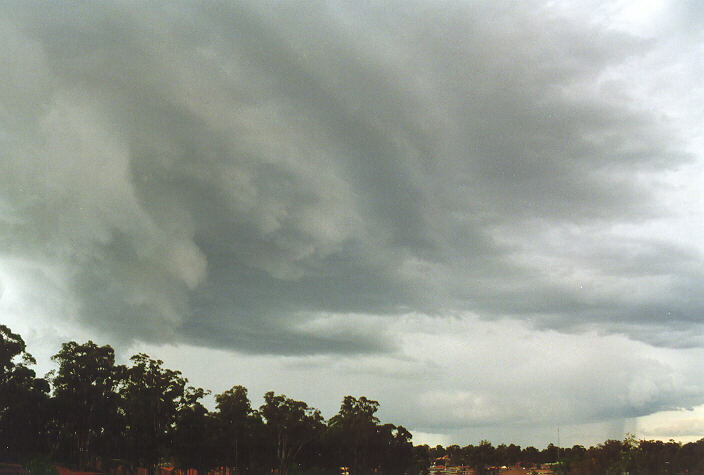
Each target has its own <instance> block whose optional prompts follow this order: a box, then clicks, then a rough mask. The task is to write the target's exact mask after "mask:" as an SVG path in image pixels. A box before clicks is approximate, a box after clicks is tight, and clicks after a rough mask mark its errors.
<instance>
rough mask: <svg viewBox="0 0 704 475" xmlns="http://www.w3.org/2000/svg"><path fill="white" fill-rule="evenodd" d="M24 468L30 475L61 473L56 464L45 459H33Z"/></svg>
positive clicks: (56, 474) (54, 474)
mask: <svg viewBox="0 0 704 475" xmlns="http://www.w3.org/2000/svg"><path fill="white" fill-rule="evenodd" d="M24 468H25V470H27V471H28V472H29V474H30V475H58V473H59V471H58V470H56V467H55V466H54V464H53V463H51V461H50V460H49V459H47V458H45V457H37V458H33V459H32V460H30V461H28V462H26V463H25V464H24Z"/></svg>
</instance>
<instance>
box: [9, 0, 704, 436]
mask: <svg viewBox="0 0 704 475" xmlns="http://www.w3.org/2000/svg"><path fill="white" fill-rule="evenodd" d="M1 4H2V8H0V43H1V44H3V45H4V47H3V48H0V322H2V323H4V324H6V325H8V326H10V328H11V329H13V330H14V331H16V332H19V333H20V334H21V335H22V336H23V337H24V339H25V340H26V341H27V343H28V350H29V351H30V352H31V353H32V354H33V355H34V356H35V357H36V358H37V360H38V365H37V371H38V372H40V373H43V372H45V371H48V370H49V369H51V367H52V363H51V361H50V356H51V355H52V354H54V353H56V352H57V351H58V349H59V348H60V344H61V343H62V342H66V341H69V340H77V341H86V340H88V339H91V340H93V341H95V342H96V343H99V344H110V345H112V346H113V347H114V348H115V349H116V352H117V355H118V358H119V359H120V361H123V362H126V361H127V360H128V358H129V356H130V355H132V354H134V353H137V352H140V351H144V352H147V353H148V354H149V355H150V356H152V357H155V358H159V359H162V360H164V361H165V363H166V364H167V365H168V366H169V367H170V368H173V369H179V370H181V371H182V372H183V373H184V375H185V376H186V377H187V378H188V379H189V381H190V382H191V383H192V384H195V385H199V386H202V387H205V388H208V389H210V390H212V391H213V393H215V394H216V393H219V392H222V391H225V390H227V389H228V388H230V387H231V386H234V385H236V384H241V385H245V386H246V387H248V388H249V391H250V395H251V396H252V399H253V403H254V405H259V404H261V396H262V395H263V394H264V392H266V391H269V390H274V391H276V392H277V393H284V394H286V395H287V396H289V397H293V398H296V399H301V400H304V401H306V402H308V403H309V404H311V405H313V406H315V407H317V408H320V409H321V410H322V411H323V414H324V415H325V416H326V417H330V416H332V415H333V414H335V413H336V412H337V410H338V408H339V405H340V402H341V401H342V398H343V397H344V396H345V395H347V394H350V395H355V396H361V395H365V396H367V397H370V398H372V399H376V400H378V401H379V402H380V404H381V409H380V412H379V416H380V418H381V419H382V421H384V422H392V423H394V424H400V425H404V426H405V427H407V428H408V429H409V430H411V432H412V433H413V434H414V442H415V443H430V444H436V443H441V444H452V443H456V444H459V445H466V444H469V443H474V444H476V443H478V442H479V441H480V440H483V439H486V440H490V441H492V442H494V443H500V442H507V443H510V442H515V443H519V444H521V445H524V446H525V445H535V446H537V447H544V446H545V445H546V444H547V443H549V442H552V443H557V442H558V428H559V437H560V440H559V442H560V444H561V445H563V446H566V445H572V444H584V445H590V444H595V443H598V442H601V441H603V440H605V439H607V438H616V439H619V438H622V437H623V436H624V434H625V433H633V434H635V435H636V436H637V437H642V438H648V439H650V438H662V439H665V440H667V439H669V438H675V439H677V440H682V441H690V440H698V439H699V438H701V437H703V436H704V364H702V362H703V361H704V313H703V312H704V242H703V241H702V238H701V236H704V192H702V191H701V183H703V182H704V134H703V133H702V132H704V130H703V126H702V124H704V87H703V84H704V83H702V77H703V76H704V32H703V31H704V30H702V29H701V24H702V22H704V8H703V7H702V6H701V5H700V4H699V2H695V1H689V2H687V1H681V2H664V1H663V2H660V1H638V0H633V1H616V2H614V1H610V2H596V1H587V0H585V1H581V2H575V1H494V0H492V1H472V2H469V1H467V2H460V1H442V2H437V1H385V2H336V1H325V2H323V1H302V2H293V1H281V2H279V1H277V2H274V1H270V2H263V1H250V2H248V1H238V2H224V1H223V2H218V1H214V2H170V1H168V2H167V1H163V2H159V1H156V2H149V3H144V2H133V1H111V2H101V1H95V2H86V3H79V2H76V3H73V2H58V1H56V2H32V1H22V2H10V1H2V2H1Z"/></svg>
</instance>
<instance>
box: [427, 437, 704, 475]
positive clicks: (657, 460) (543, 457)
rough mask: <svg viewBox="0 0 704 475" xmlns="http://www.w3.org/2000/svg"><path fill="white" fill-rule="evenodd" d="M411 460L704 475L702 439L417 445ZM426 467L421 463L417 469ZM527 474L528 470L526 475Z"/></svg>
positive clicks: (577, 474)
mask: <svg viewBox="0 0 704 475" xmlns="http://www.w3.org/2000/svg"><path fill="white" fill-rule="evenodd" d="M413 450H414V451H415V458H416V459H417V460H425V461H426V463H427V464H428V465H430V464H431V463H432V462H433V461H436V460H440V459H441V458H442V457H444V459H442V463H444V464H446V465H449V466H461V465H464V466H469V467H472V468H474V469H476V470H477V472H478V473H486V474H489V473H500V470H497V467H501V466H509V467H510V466H514V465H515V464H517V463H520V464H521V466H523V467H526V468H528V469H530V468H535V467H540V466H544V465H545V464H549V466H550V468H551V469H552V470H553V473H555V474H556V475H567V474H572V475H605V474H606V475H622V474H626V473H628V474H631V475H663V474H691V473H704V438H703V439H700V440H698V441H697V442H690V443H687V444H682V443H680V442H677V441H675V440H670V441H668V442H663V441H661V440H637V439H636V438H635V437H634V436H633V435H627V436H626V437H625V438H624V439H623V440H607V441H605V442H602V443H600V444H597V445H595V446H592V447H589V448H585V447H583V446H582V445H574V446H572V447H558V446H556V445H553V444H549V445H548V446H547V447H546V448H545V449H543V450H538V449H536V448H535V447H532V446H531V447H525V448H521V447H520V446H519V445H516V444H510V445H506V444H499V445H497V446H496V447H494V446H493V445H492V444H491V443H490V442H488V441H481V442H480V443H479V444H478V445H471V444H470V445H467V446H465V447H460V446H459V445H450V446H448V447H443V446H441V445H438V446H436V447H428V446H427V445H422V446H416V447H414V449H413ZM421 465H424V464H421ZM527 473H530V470H528V471H527Z"/></svg>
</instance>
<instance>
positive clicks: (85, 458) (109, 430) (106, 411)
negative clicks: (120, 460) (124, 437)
mask: <svg viewBox="0 0 704 475" xmlns="http://www.w3.org/2000/svg"><path fill="white" fill-rule="evenodd" d="M52 359H53V360H54V361H56V362H57V363H58V369H57V370H56V371H55V372H54V373H53V377H52V384H53V388H54V392H53V396H54V398H53V403H54V423H55V426H56V427H55V429H56V432H57V437H58V439H59V450H60V454H61V455H63V456H64V457H67V458H68V460H66V461H67V462H70V463H72V464H74V465H77V466H78V467H79V468H81V469H82V468H85V467H86V466H88V465H89V464H91V463H92V462H93V461H94V460H95V457H96V456H98V455H104V456H108V457H109V456H111V455H112V452H114V450H115V448H114V443H115V440H116V438H117V437H118V433H119V431H120V427H119V426H120V412H119V407H120V396H119V393H118V390H119V387H120V385H121V382H122V380H123V377H124V367H123V366H120V365H116V364H115V352H114V350H113V349H112V347H110V346H109V345H105V346H98V345H96V344H95V343H93V342H92V341H88V342H87V343H83V344H79V343H76V342H75V341H70V342H68V343H64V344H63V345H61V350H60V351H59V352H58V353H57V354H55V355H54V356H53V357H52Z"/></svg>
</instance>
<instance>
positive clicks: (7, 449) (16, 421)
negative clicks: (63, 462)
mask: <svg viewBox="0 0 704 475" xmlns="http://www.w3.org/2000/svg"><path fill="white" fill-rule="evenodd" d="M34 363H35V361H34V358H32V355H30V354H29V353H27V351H26V346H25V342H24V340H23V339H22V337H21V336H20V335H18V334H16V333H13V332H12V331H11V330H10V329H9V328H8V327H7V326H5V325H0V460H8V461H15V462H18V461H21V460H24V459H26V458H27V457H30V456H32V455H33V454H37V453H40V452H46V451H47V446H46V441H47V438H46V429H47V423H48V414H47V411H48V399H49V398H48V392H49V383H48V382H47V381H46V380H45V379H43V378H37V377H36V374H35V372H34V370H32V369H31V368H29V365H32V364H34Z"/></svg>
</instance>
